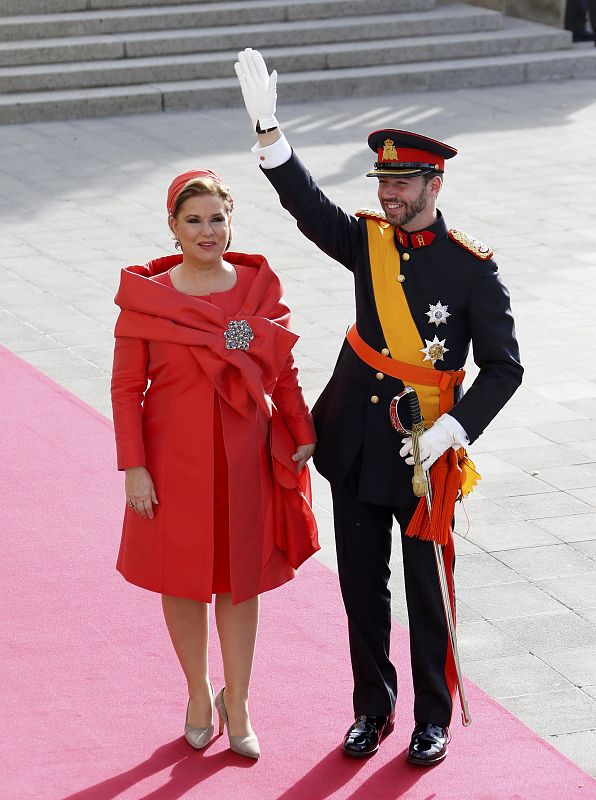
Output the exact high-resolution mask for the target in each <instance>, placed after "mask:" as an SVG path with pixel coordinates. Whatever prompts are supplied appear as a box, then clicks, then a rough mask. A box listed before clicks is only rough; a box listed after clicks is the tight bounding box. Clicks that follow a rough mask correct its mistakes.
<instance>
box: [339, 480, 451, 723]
mask: <svg viewBox="0 0 596 800" xmlns="http://www.w3.org/2000/svg"><path fill="white" fill-rule="evenodd" d="M358 473H359V467H358V465H355V467H354V469H353V470H352V472H351V473H350V475H349V476H348V478H347V480H346V482H345V483H344V484H343V485H342V486H339V487H338V486H332V487H331V489H332V494H333V510H334V522H335V541H336V547H337V563H338V568H339V580H340V586H341V592H342V596H343V600H344V605H345V609H346V613H347V615H348V631H349V641H350V656H351V660H352V671H353V674H354V712H355V714H356V716H358V715H360V714H371V715H377V716H386V715H389V714H391V713H392V712H393V709H394V708H395V699H396V695H397V674H396V672H395V667H394V666H393V664H392V663H391V661H390V660H389V634H390V630H391V594H390V591H389V588H388V581H389V576H390V569H389V557H390V555H391V528H392V525H393V518H394V517H395V519H397V521H398V523H399V525H400V528H401V531H402V535H401V540H402V552H403V562H404V576H405V589H406V602H407V607H408V618H409V624H410V658H411V664H412V677H413V684H414V719H415V720H416V721H417V722H432V723H434V724H436V725H442V726H447V725H449V723H450V721H451V712H452V707H453V696H454V694H455V670H454V665H453V657H452V655H451V651H450V648H449V642H448V632H447V625H446V622H445V615H444V611H443V603H442V600H441V592H440V587H439V582H438V578H437V570H436V563H435V557H434V551H433V544H432V542H423V541H421V540H420V539H416V538H412V537H410V536H405V535H404V532H405V529H406V527H407V525H408V522H409V521H410V518H411V516H412V514H413V512H414V507H415V506H412V507H411V508H391V507H388V506H378V505H373V504H371V503H363V502H361V501H359V500H358V498H357V485H358ZM443 554H444V560H445V568H446V571H447V576H448V581H449V583H450V584H451V587H452V586H453V584H452V576H453V567H454V560H455V559H454V551H453V537H451V542H450V544H449V545H447V547H445V548H444V551H443ZM452 607H453V599H452Z"/></svg>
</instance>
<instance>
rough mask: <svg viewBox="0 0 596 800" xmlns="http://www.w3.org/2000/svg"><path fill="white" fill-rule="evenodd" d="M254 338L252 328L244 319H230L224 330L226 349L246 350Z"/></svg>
mask: <svg viewBox="0 0 596 800" xmlns="http://www.w3.org/2000/svg"><path fill="white" fill-rule="evenodd" d="M254 338H255V335H254V333H253V332H252V328H251V327H250V325H249V324H248V322H247V321H246V320H245V319H231V320H230V321H229V322H228V327H227V328H226V329H225V331H224V339H225V340H226V350H248V348H249V347H250V343H251V342H252V340H253V339H254Z"/></svg>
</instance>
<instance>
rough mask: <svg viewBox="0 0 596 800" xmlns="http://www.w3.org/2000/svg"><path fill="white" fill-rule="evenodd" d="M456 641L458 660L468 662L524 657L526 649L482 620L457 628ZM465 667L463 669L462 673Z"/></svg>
mask: <svg viewBox="0 0 596 800" xmlns="http://www.w3.org/2000/svg"><path fill="white" fill-rule="evenodd" d="M457 641H458V648H459V656H460V660H461V662H462V664H463V663H465V664H466V665H467V663H468V662H470V661H478V660H486V659H492V658H500V657H502V656H514V655H520V656H521V655H524V654H525V652H526V649H525V648H524V647H522V646H521V645H520V644H519V643H518V642H516V641H515V640H514V639H512V638H511V637H510V636H508V635H507V633H505V632H504V631H502V630H500V629H499V628H497V627H496V626H495V625H493V624H491V623H490V622H487V621H486V620H482V621H481V622H475V623H471V624H466V625H460V626H458V631H457ZM466 670H467V666H466V667H465V668H464V673H465V672H466Z"/></svg>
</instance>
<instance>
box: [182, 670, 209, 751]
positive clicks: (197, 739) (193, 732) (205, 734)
mask: <svg viewBox="0 0 596 800" xmlns="http://www.w3.org/2000/svg"><path fill="white" fill-rule="evenodd" d="M209 694H210V696H211V697H212V698H213V686H212V685H211V683H209ZM189 706H190V700H189V701H188V705H187V706H186V720H185V722H184V738H185V739H186V741H187V742H188V743H189V745H190V746H191V747H194V748H195V750H202V749H203V747H207V745H208V744H209V742H210V741H211V739H212V738H213V730H214V729H213V725H208V726H207V727H206V728H193V727H192V725H189V724H188V709H189Z"/></svg>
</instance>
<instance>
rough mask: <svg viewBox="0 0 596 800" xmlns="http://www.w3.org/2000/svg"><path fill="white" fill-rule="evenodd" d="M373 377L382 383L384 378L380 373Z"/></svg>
mask: <svg viewBox="0 0 596 800" xmlns="http://www.w3.org/2000/svg"><path fill="white" fill-rule="evenodd" d="M375 377H376V379H377V380H378V381H382V380H383V378H384V377H385V376H384V375H383V373H382V372H377V374H376V376H375Z"/></svg>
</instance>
